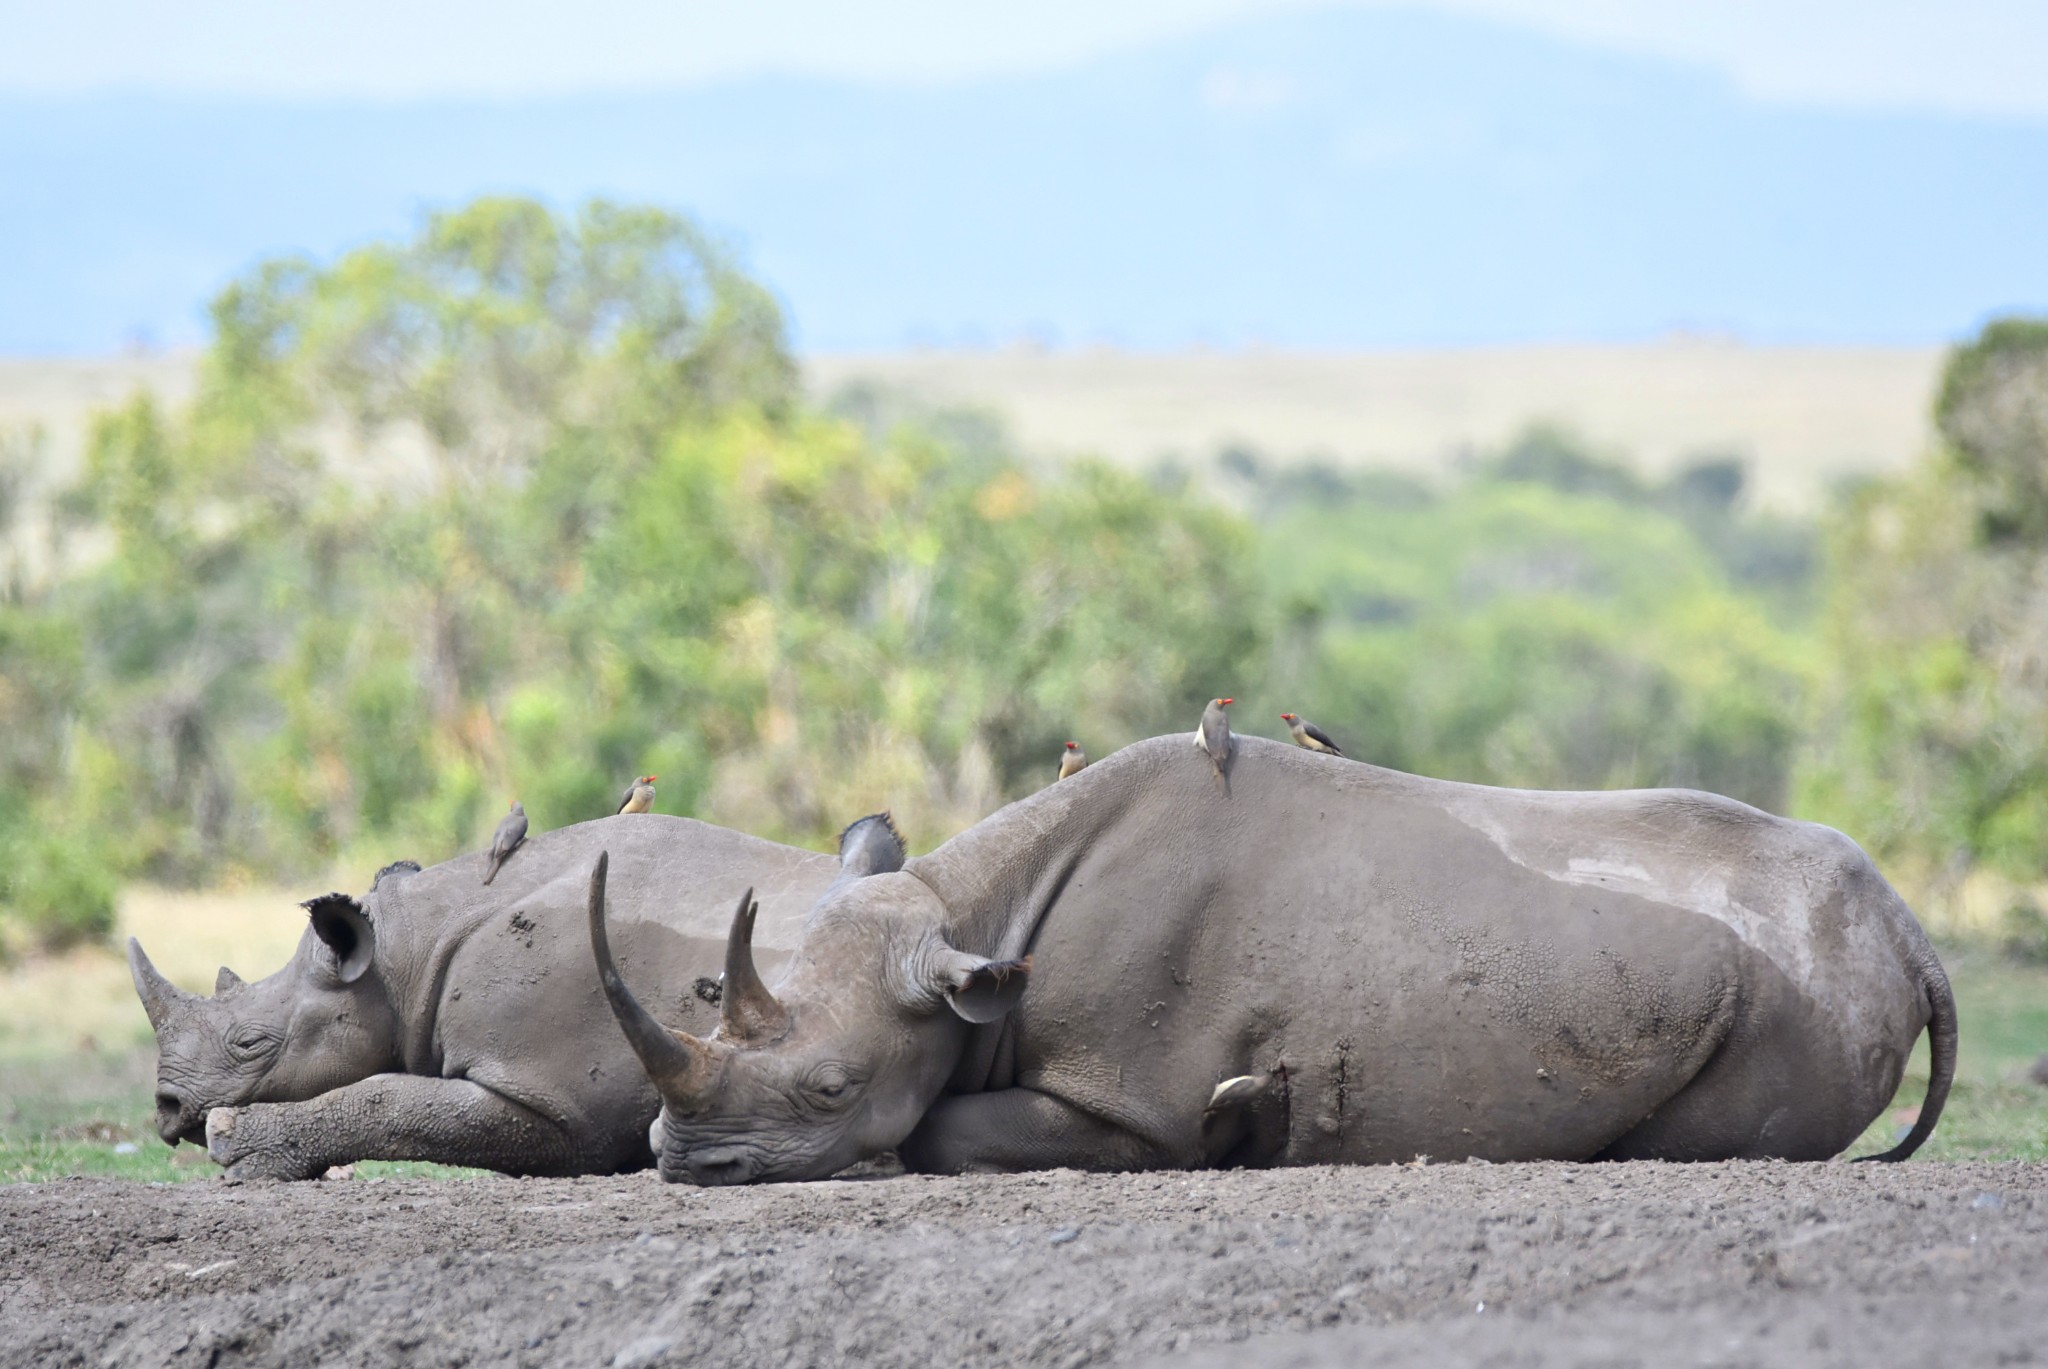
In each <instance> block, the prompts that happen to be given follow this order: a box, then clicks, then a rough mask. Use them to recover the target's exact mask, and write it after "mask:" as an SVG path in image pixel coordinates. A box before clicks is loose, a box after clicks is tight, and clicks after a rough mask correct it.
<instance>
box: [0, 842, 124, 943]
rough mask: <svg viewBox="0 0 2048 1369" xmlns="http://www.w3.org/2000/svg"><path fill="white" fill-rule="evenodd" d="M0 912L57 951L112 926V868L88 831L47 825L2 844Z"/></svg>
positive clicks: (32, 939)
mask: <svg viewBox="0 0 2048 1369" xmlns="http://www.w3.org/2000/svg"><path fill="white" fill-rule="evenodd" d="M0 860H4V861H5V866H4V868H0V917H4V919H5V920H6V921H7V922H8V923H9V924H10V929H11V932H12V935H11V936H10V937H9V938H8V940H15V939H19V940H21V941H23V942H26V943H27V944H28V945H29V946H31V947H33V948H35V949H38V950H61V949H63V948H64V947H67V946H72V945H76V944H78V943H79V942H84V941H94V940H99V939H101V938H103V937H105V936H106V935H107V934H108V933H110V932H111V931H113V929H114V898H115V895H116V894H117V893H118V892H119V889H120V883H119V879H118V877H117V873H116V871H115V870H114V869H113V868H112V867H111V866H110V865H109V863H108V862H107V861H106V859H105V858H104V856H103V854H102V853H101V852H100V851H99V850H97V849H96V847H95V845H94V843H93V841H92V840H91V838H90V836H82V837H81V836H65V835H62V834H59V833H57V832H54V831H50V830H47V829H45V830H42V831H38V832H34V833H21V834H17V836H16V838H15V839H14V840H12V841H9V842H6V843H0Z"/></svg>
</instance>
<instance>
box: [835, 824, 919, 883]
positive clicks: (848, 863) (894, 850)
mask: <svg viewBox="0 0 2048 1369" xmlns="http://www.w3.org/2000/svg"><path fill="white" fill-rule="evenodd" d="M908 854H909V851H908V849H907V848H906V847H905V846H904V844H903V833H902V832H900V831H898V830H897V828H896V819H895V818H893V817H891V816H890V815H889V814H888V813H886V812H882V813H870V814H868V815H867V816H866V817H864V818H855V819H854V820H853V821H852V822H850V823H848V824H847V825H846V830H845V831H843V832H841V833H840V834H839V869H840V871H841V876H840V877H841V878H842V879H843V878H847V877H849V876H850V877H852V878H855V879H858V878H861V877H862V876H866V875H886V874H889V873H891V872H892V871H896V870H901V869H902V868H903V861H904V858H905V856H907V855H908Z"/></svg>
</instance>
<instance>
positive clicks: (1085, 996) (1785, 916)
mask: <svg viewBox="0 0 2048 1369" xmlns="http://www.w3.org/2000/svg"><path fill="white" fill-rule="evenodd" d="M1175 742H1179V743H1180V744H1179V745H1177V746H1176V745H1174V743H1175ZM1182 752H1185V753H1186V755H1182V754H1181V753H1182ZM1070 787H1071V788H1073V789H1074V792H1073V793H1071V794H1067V795H1062V796H1060V797H1061V798H1062V800H1063V802H1064V805H1065V806H1064V807H1063V808H1061V809H1059V810H1057V811H1055V810H1053V809H1052V808H1050V807H1049V806H1047V807H1041V808H1040V809H1039V810H1038V811H1036V812H1027V813H1022V814H1018V815H1016V817H1015V818H1014V819H1013V820H1016V821H1020V822H1021V824H1022V825H1023V826H1024V827H1026V828H1029V829H1032V830H1036V831H1038V832H1040V833H1060V832H1067V833H1070V834H1071V836H1072V838H1073V839H1074V841H1075V843H1076V849H1075V850H1074V851H1073V852H1072V853H1071V855H1070V858H1069V859H1068V860H1067V861H1066V862H1064V863H1061V862H1053V863H1051V866H1050V867H1048V868H1049V869H1050V873H1049V874H1045V873H1041V875H1040V876H1039V879H1040V887H1041V888H1048V887H1049V888H1050V889H1051V892H1050V893H1049V894H1047V895H1045V896H1044V897H1043V899H1042V906H1041V907H1040V908H1039V909H1038V911H1039V912H1040V913H1042V918H1041V919H1040V920H1039V921H1038V922H1037V923H1036V925H1035V927H1034V929H1033V932H1032V935H1031V938H1030V943H1029V946H1028V949H1030V950H1031V951H1032V953H1033V954H1034V957H1035V963H1034V974H1033V980H1032V987H1031V990H1030V992H1029V993H1027V994H1026V996H1025V999H1024V1001H1023V1004H1022V1005H1021V1006H1020V1008H1019V1010H1018V1012H1017V1013H1016V1014H1015V1020H1014V1021H1013V1022H1011V1023H1010V1024H1009V1025H1008V1031H1009V1033H1010V1034H1009V1037H1008V1039H1007V1041H1005V1042H1003V1043H1002V1045H1001V1047H1000V1049H988V1048H986V1043H984V1049H982V1051H981V1052H980V1054H981V1058H982V1059H984V1060H986V1061H988V1062H990V1067H991V1070H992V1071H993V1070H996V1069H999V1068H1002V1067H1001V1066H998V1065H996V1064H995V1062H996V1061H998V1060H1001V1061H1014V1065H1013V1066H1011V1067H1010V1068H1013V1069H1014V1074H1013V1076H1012V1077H1011V1078H1009V1079H997V1078H994V1077H993V1075H992V1076H991V1077H990V1079H989V1080H988V1082H989V1083H991V1084H997V1085H1000V1084H1003V1083H1008V1082H1016V1083H1021V1084H1025V1085H1027V1086H1031V1087H1039V1088H1043V1089H1047V1090H1048V1091H1051V1092H1055V1093H1057V1094H1059V1095H1060V1096H1062V1097H1066V1098H1068V1099H1070V1100H1072V1101H1075V1102H1078V1103H1080V1104H1081V1105H1082V1106H1084V1107H1086V1108H1088V1109H1089V1110H1091V1111H1095V1112H1098V1113H1099V1114H1101V1115H1106V1116H1110V1117H1113V1118H1115V1119H1116V1120H1118V1121H1120V1122H1122V1123H1124V1124H1125V1125H1128V1126H1130V1127H1132V1128H1133V1129H1134V1130H1137V1131H1139V1132H1140V1133H1141V1134H1145V1135H1148V1136H1153V1137H1155V1138H1157V1139H1159V1140H1161V1141H1162V1143H1169V1142H1171V1141H1172V1140H1173V1138H1182V1139H1184V1140H1186V1139H1188V1138H1191V1137H1192V1136H1193V1134H1194V1127H1195V1125H1196V1122H1197V1121H1198V1117H1199V1111H1200V1108H1201V1106H1202V1104H1203V1103H1204V1102H1205V1101H1206V1099H1207V1095H1208V1091H1209V1089H1210V1088H1211V1087H1212V1086H1213V1085H1214V1084H1215V1083H1216V1082H1217V1081H1218V1080H1220V1079H1222V1078H1225V1077H1229V1076H1231V1075H1234V1074H1240V1073H1248V1072H1254V1071H1264V1070H1271V1069H1273V1068H1275V1067H1276V1066H1279V1065H1285V1066H1286V1069H1287V1088H1288V1089H1289V1106H1290V1109H1291V1117H1292V1120H1291V1124H1290V1141H1289V1153H1288V1156H1287V1158H1288V1159H1289V1160H1291V1161H1294V1162H1308V1161H1314V1160H1334V1159H1347V1160H1389V1159H1405V1158H1408V1157H1409V1156H1412V1155H1414V1154H1416V1153H1430V1154H1437V1155H1446V1154H1479V1155H1487V1156H1493V1157H1498V1158H1507V1157H1509V1156H1515V1157H1522V1158H1532V1157H1540V1156H1546V1155H1552V1156H1558V1157H1584V1156H1587V1155H1590V1154H1593V1153H1596V1152H1598V1151H1599V1150H1600V1149H1601V1148H1602V1147H1603V1146H1604V1145H1605V1144H1606V1143H1608V1142H1609V1141H1612V1140H1613V1139H1615V1138H1616V1137H1617V1136H1619V1135H1621V1134H1622V1133H1623V1132H1625V1131H1626V1130H1627V1129H1628V1128H1630V1127H1632V1126H1634V1125H1636V1124H1637V1123H1638V1122H1640V1121H1641V1120H1642V1119H1643V1118H1644V1117H1645V1116H1647V1115H1648V1114H1649V1113H1650V1112H1651V1111H1653V1110H1654V1109H1655V1108H1656V1107H1657V1106H1658V1105H1659V1104H1660V1103H1661V1102H1662V1101H1664V1100H1665V1099H1666V1098H1668V1097H1669V1096H1670V1095H1671V1093H1672V1092H1673V1090H1674V1088H1676V1087H1679V1086H1681V1085H1682V1084H1683V1083H1684V1082H1685V1081H1686V1080H1688V1079H1690V1078H1692V1077H1693V1076H1694V1075H1695V1074H1697V1073H1698V1072H1699V1071H1700V1069H1701V1068H1702V1067H1703V1066H1704V1065H1705V1064H1706V1063H1707V1061H1708V1060H1709V1058H1710V1057H1711V1056H1712V1055H1713V1054H1714V1052H1715V1051H1716V1050H1717V1049H1718V1048H1719V1047H1720V1046H1721V1045H1722V1044H1723V1042H1724V1041H1726V1040H1727V1039H1729V1037H1730V1035H1731V1033H1739V1032H1740V1031H1743V1030H1756V1029H1757V1028H1755V1026H1754V1023H1755V1022H1757V1021H1761V1020H1762V1019H1763V1018H1765V1017H1769V1018H1771V1019H1772V1020H1778V1019H1783V1018H1786V1017H1787V1016H1788V1015H1789V1016H1791V1017H1793V1018H1801V1019H1802V1020H1805V1021H1806V1022H1807V1023H1808V1026H1809V1029H1810V1032H1811V1040H1809V1042H1807V1043H1806V1044H1807V1046H1808V1047H1809V1048H1811V1049H1813V1050H1815V1051H1817V1057H1816V1058H1818V1059H1819V1060H1820V1061H1821V1062H1822V1063H1823V1064H1825V1063H1828V1061H1829V1058H1830V1057H1836V1056H1849V1057H1853V1056H1854V1054H1855V1052H1856V1051H1857V1050H1858V1049H1860V1045H1859V1043H1861V1042H1864V1041H1866V1040H1867V1039H1869V1037H1870V1034H1871V1032H1870V1029H1871V1028H1872V1027H1873V1025H1874V1024H1875V1026H1876V1027H1877V1028H1878V1029H1879V1030H1878V1031H1877V1034H1878V1035H1879V1036H1881V1037H1883V1038H1884V1039H1885V1040H1887V1041H1891V1042H1896V1041H1899V1040H1904V1041H1905V1042H1906V1043H1907V1044H1908V1045H1910V1041H1911V1037H1912V1034H1913V1033H1915V1032H1917V1030H1918V1027H1919V1019H1918V1018H1917V1017H1916V1016H1915V1006H1914V1004H1915V1000H1914V996H1913V992H1912V986H1911V984H1910V982H1909V980H1908V978H1907V976H1905V975H1904V974H1902V973H1901V962H1900V957H1899V954H1898V952H1897V949H1896V946H1895V945H1894V944H1893V943H1892V942H1891V941H1888V940H1887V936H1888V935H1889V933H1890V932H1893V931H1896V927H1895V926H1894V925H1893V924H1894V923H1895V922H1896V914H1897V913H1899V912H1903V905H1898V908H1897V909H1893V908H1892V907H1890V906H1888V905H1887V904H1886V903H1885V901H1884V899H1883V898H1882V897H1879V896H1878V895H1877V892H1876V891H1875V890H1874V889H1872V888H1870V887H1867V886H1866V885H1864V884H1862V883H1860V882H1859V881H1860V878H1861V877H1860V875H1859V870H1867V867H1868V862H1867V861H1862V860H1861V853H1860V852H1855V851H1854V848H1853V846H1850V845H1849V844H1847V843H1846V842H1843V841H1842V840H1841V839H1840V838H1838V837H1835V836H1834V835H1833V834H1831V833H1824V831H1823V829H1813V828H1809V827H1807V826H1806V825H1804V824H1793V823H1786V822H1784V821H1782V820H1780V819H1775V818H1771V817H1769V816H1768V815H1766V814H1762V813H1758V812H1756V811H1755V810H1752V809H1747V808H1744V807H1743V806H1742V805H1739V804H1733V803H1732V802H1730V801H1728V800H1722V799H1716V798H1713V797H1712V796H1707V795H1695V794H1685V793H1681V792H1677V791H1648V792H1639V793H1633V794H1629V793H1620V794H1551V793H1535V792H1529V791H1510V790H1497V789H1485V788H1481V787H1477V786H1467V785H1457V784H1449V783H1445V782H1441V781H1432V780H1427V779H1422V778H1418V777H1415V776H1409V775H1403V774H1400V773H1398V772H1393V771H1386V770H1381V769H1378V768H1376V767H1372V766H1368V765H1359V764H1352V763H1345V762H1336V761H1332V760H1330V759H1328V758H1325V757H1317V756H1312V755H1309V754H1308V753H1306V752H1301V751H1299V750H1296V749H1294V748H1288V747H1282V746H1279V745H1276V744H1273V743H1270V742H1266V741H1264V740H1263V739H1259V738H1240V739H1239V746H1238V753H1237V756H1236V758H1235V759H1234V761H1233V763H1232V766H1231V770H1230V788H1229V791H1228V793H1227V794H1226V793H1225V792H1224V791H1222V790H1220V789H1219V788H1217V787H1216V786H1215V785H1214V784H1213V781H1212V780H1211V778H1210V776H1209V774H1208V767H1207V765H1206V763H1204V762H1203V758H1202V757H1201V756H1200V755H1198V754H1197V753H1195V752H1194V750H1193V748H1191V747H1188V746H1187V745H1186V744H1185V741H1184V739H1177V738H1167V739H1159V740H1155V741H1152V742H1146V743H1141V744H1139V746H1137V747H1133V748H1129V749H1128V750H1127V751H1126V752H1123V753H1119V754H1118V755H1117V756H1114V757H1111V758H1110V759H1109V760H1108V761H1106V762H1101V763H1098V764H1097V765H1096V766H1094V767H1091V768H1090V769H1089V770H1088V771H1085V772H1083V773H1082V774H1081V775H1080V776H1078V777H1076V778H1075V779H1071V780H1068V781H1066V782H1064V783H1063V784H1062V785H1061V786H1058V787H1057V788H1059V789H1062V790H1065V789H1069V788H1070ZM1032 803H1033V801H1031V800H1027V801H1026V803H1025V804H1020V805H1017V806H1016V807H1017V808H1019V809H1024V808H1026V807H1027V806H1029V805H1031V804H1032ZM1006 811H1008V810H1006ZM1000 816H1001V815H999V817H1000ZM994 821H995V820H993V819H992V820H991V822H994ZM985 825H986V824H985ZM976 844H980V845H982V846H983V849H982V850H981V851H980V852H979V853H977V854H976V857H975V861H976V862H977V863H985V862H986V861H988V860H989V859H991V858H993V859H995V860H996V861H998V862H1000V861H1001V859H1002V858H1003V853H1002V847H1001V844H1000V843H986V842H984V843H973V842H970V843H968V844H967V846H966V847H963V848H962V850H961V851H960V852H957V853H955V854H954V855H953V856H950V857H948V859H957V858H959V857H960V856H963V855H966V854H967V853H968V848H969V847H972V846H974V845H976ZM942 856H948V852H947V848H941V851H940V852H939V853H935V856H934V857H933V858H930V860H931V862H932V865H931V866H929V867H918V868H920V869H921V870H924V869H929V873H930V876H931V877H932V878H933V879H935V880H937V881H938V882H939V883H941V884H944V883H946V882H947V881H948V877H949V875H950V874H951V871H949V870H948V869H947V868H946V866H947V863H948V862H947V860H941V859H939V858H940V857H942ZM1575 862H1576V863H1575ZM1041 865H1045V862H1041ZM1624 868H1625V869H1626V871H1627V872H1628V873H1627V874H1626V876H1625V877H1624V876H1622V875H1619V874H1617V873H1615V872H1616V871H1617V870H1619V869H1624ZM1873 873H1874V872H1873ZM1594 876H1598V877H1594ZM988 878H989V876H988V874H987V872H986V871H985V870H981V871H976V873H975V876H974V877H973V879H972V880H971V881H970V882H972V883H981V884H984V885H985V883H986V881H987V880H988ZM1877 883H1878V884H1879V885H1881V884H1882V881H1881V880H1880V881H1877ZM1883 892H1884V893H1885V894H1888V893H1889V890H1884V891H1883ZM948 901H949V905H951V903H952V899H951V897H950V896H948ZM1893 902H1894V903H1895V902H1896V900H1895V898H1894V899H1893ZM1905 918H1906V921H1907V922H1908V923H1910V921H1911V919H1910V914H1906V915H1905ZM1914 930H1915V932H1916V933H1917V928H1915V929H1914ZM1829 938H1832V940H1829ZM1822 941H1827V942H1828V944H1825V945H1820V944H1818V943H1820V942H1822ZM1004 949H1005V951H1006V952H1007V951H1009V950H1010V949H1012V948H1009V947H1005V948H1004ZM1838 959H1843V960H1847V961H1850V962H1852V963H1851V964H1850V965H1849V966H1847V967H1843V966H1839V965H1837V964H1835V963H1834V962H1835V961H1836V960H1838ZM1845 990H1847V991H1852V992H1853V991H1855V990H1867V991H1870V993H1871V998H1870V1000H1869V1001H1865V1002H1862V1003H1860V1004H1858V1005H1857V1007H1856V1010H1855V1013H1852V1014H1850V1016H1851V1017H1854V1016H1855V1015H1856V1014H1857V1013H1860V1014H1863V1015H1864V1016H1865V1017H1867V1018H1869V1019H1871V1020H1870V1021H1860V1022H1852V1023H1849V1024H1847V1025H1846V1026H1845V1024H1844V1023H1843V1022H1842V1021H1841V1020H1840V1019H1841V1017H1842V1014H1841V1013H1839V1012H1836V1011H1833V1010H1832V1009H1833V1008H1834V1006H1835V1004H1834V1001H1833V999H1832V998H1830V995H1834V996H1837V997H1839V996H1840V995H1841V994H1842V993H1843V992H1844V991H1845ZM1745 1012H1747V1013H1748V1016H1747V1017H1746V1018H1745V1017H1744V1016H1743V1014H1744V1013H1745ZM1880 1019H1881V1021H1880ZM1745 1022H1748V1023H1751V1025H1750V1026H1748V1027H1745V1025H1744V1023H1745ZM1849 1063H1850V1064H1851V1065H1852V1066H1853V1067H1855V1068H1859V1069H1860V1068H1861V1067H1862V1065H1863V1063H1864V1062H1863V1061H1861V1060H1860V1059H1853V1058H1852V1059H1851V1060H1850V1062H1849ZM1796 1072H1797V1073H1802V1074H1803V1073H1804V1071H1796ZM1796 1082H1797V1081H1787V1080H1780V1081H1779V1085H1780V1086H1782V1087H1793V1086H1795V1084H1796ZM1891 1082H1892V1083H1894V1084H1895V1083H1896V1077H1894V1078H1893V1079H1892V1080H1891ZM1882 1102H1883V1100H1882V1099H1881V1098H1880V1099H1878V1100H1877V1102H1876V1103H1874V1104H1870V1105H1869V1106H1871V1107H1877V1106H1882ZM1861 1105H1862V1104H1860V1103H1859V1104H1857V1105H1856V1106H1861ZM1850 1110H1851V1111H1854V1107H1853V1106H1852V1107H1851V1108H1850ZM1532 1138H1535V1139H1534V1140H1533V1142H1532ZM1190 1143H1191V1142H1190Z"/></svg>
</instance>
